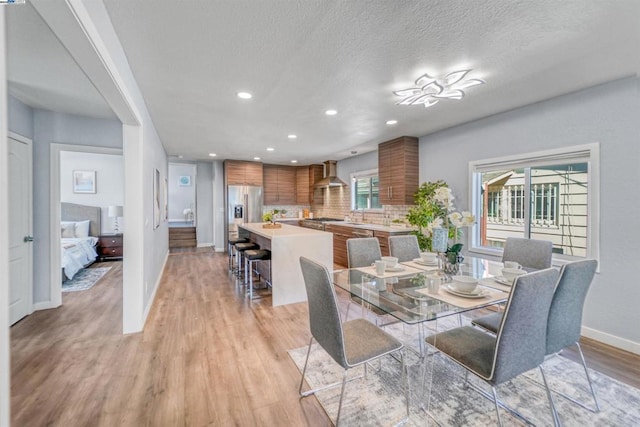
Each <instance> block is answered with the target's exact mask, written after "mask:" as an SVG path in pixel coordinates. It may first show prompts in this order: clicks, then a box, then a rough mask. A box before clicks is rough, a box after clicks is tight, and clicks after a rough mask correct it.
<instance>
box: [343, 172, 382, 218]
mask: <svg viewBox="0 0 640 427" xmlns="http://www.w3.org/2000/svg"><path fill="white" fill-rule="evenodd" d="M373 176H377V177H378V181H379V180H380V175H379V174H378V169H368V170H364V171H358V172H353V173H351V174H350V175H349V180H350V181H351V188H350V189H349V191H350V195H351V210H352V211H355V210H356V197H355V191H356V186H355V182H356V179H358V178H365V177H373ZM378 197H380V195H379V194H378ZM358 210H359V211H364V212H384V207H383V206H382V205H381V206H380V207H379V208H366V209H358Z"/></svg>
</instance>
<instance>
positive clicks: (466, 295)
mask: <svg viewBox="0 0 640 427" xmlns="http://www.w3.org/2000/svg"><path fill="white" fill-rule="evenodd" d="M444 290H445V291H447V292H449V293H450V294H453V295H455V296H458V297H463V298H484V297H486V296H487V295H489V292H487V291H486V290H481V291H480V292H477V293H472V294H470V293H467V292H460V291H456V290H455V289H453V288H452V287H451V285H447V286H445V288H444Z"/></svg>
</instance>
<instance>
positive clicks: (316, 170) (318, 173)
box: [309, 165, 324, 205]
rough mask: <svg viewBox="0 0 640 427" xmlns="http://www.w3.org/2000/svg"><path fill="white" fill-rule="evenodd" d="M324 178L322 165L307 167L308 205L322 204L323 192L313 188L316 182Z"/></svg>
mask: <svg viewBox="0 0 640 427" xmlns="http://www.w3.org/2000/svg"><path fill="white" fill-rule="evenodd" d="M323 177H324V165H309V203H311V204H312V205H322V204H324V190H322V189H321V188H315V187H314V185H315V184H316V182H318V181H320V180H321V179H322V178H323Z"/></svg>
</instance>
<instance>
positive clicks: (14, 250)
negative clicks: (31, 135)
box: [8, 136, 33, 325]
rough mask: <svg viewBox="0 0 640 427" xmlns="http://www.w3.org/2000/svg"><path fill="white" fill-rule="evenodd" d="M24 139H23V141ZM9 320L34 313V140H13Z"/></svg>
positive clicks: (10, 138)
mask: <svg viewBox="0 0 640 427" xmlns="http://www.w3.org/2000/svg"><path fill="white" fill-rule="evenodd" d="M19 139H20V140H19ZM8 142H9V320H10V323H11V324H12V325H13V324H14V323H16V322H17V321H18V320H20V319H22V318H23V317H25V316H27V315H28V314H30V313H31V312H32V301H31V300H32V297H31V295H32V289H33V268H32V262H33V261H32V258H33V244H32V243H31V242H32V240H33V238H32V237H31V233H32V231H31V227H32V220H31V217H32V215H31V209H32V208H31V206H32V204H31V203H32V202H31V199H32V188H31V157H32V151H31V141H29V140H26V139H25V140H24V141H23V140H22V138H17V137H16V138H14V137H11V136H10V137H9V138H8Z"/></svg>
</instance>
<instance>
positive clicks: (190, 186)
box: [167, 163, 198, 250]
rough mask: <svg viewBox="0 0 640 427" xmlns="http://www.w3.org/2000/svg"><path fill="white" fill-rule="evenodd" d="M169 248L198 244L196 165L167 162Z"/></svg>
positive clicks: (190, 246) (193, 246)
mask: <svg viewBox="0 0 640 427" xmlns="http://www.w3.org/2000/svg"><path fill="white" fill-rule="evenodd" d="M167 187H168V220H169V249H170V250H171V249H177V248H195V247H197V246H198V238H197V233H196V224H197V221H198V218H197V215H196V165H194V164H190V163H169V173H168V184H167Z"/></svg>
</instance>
